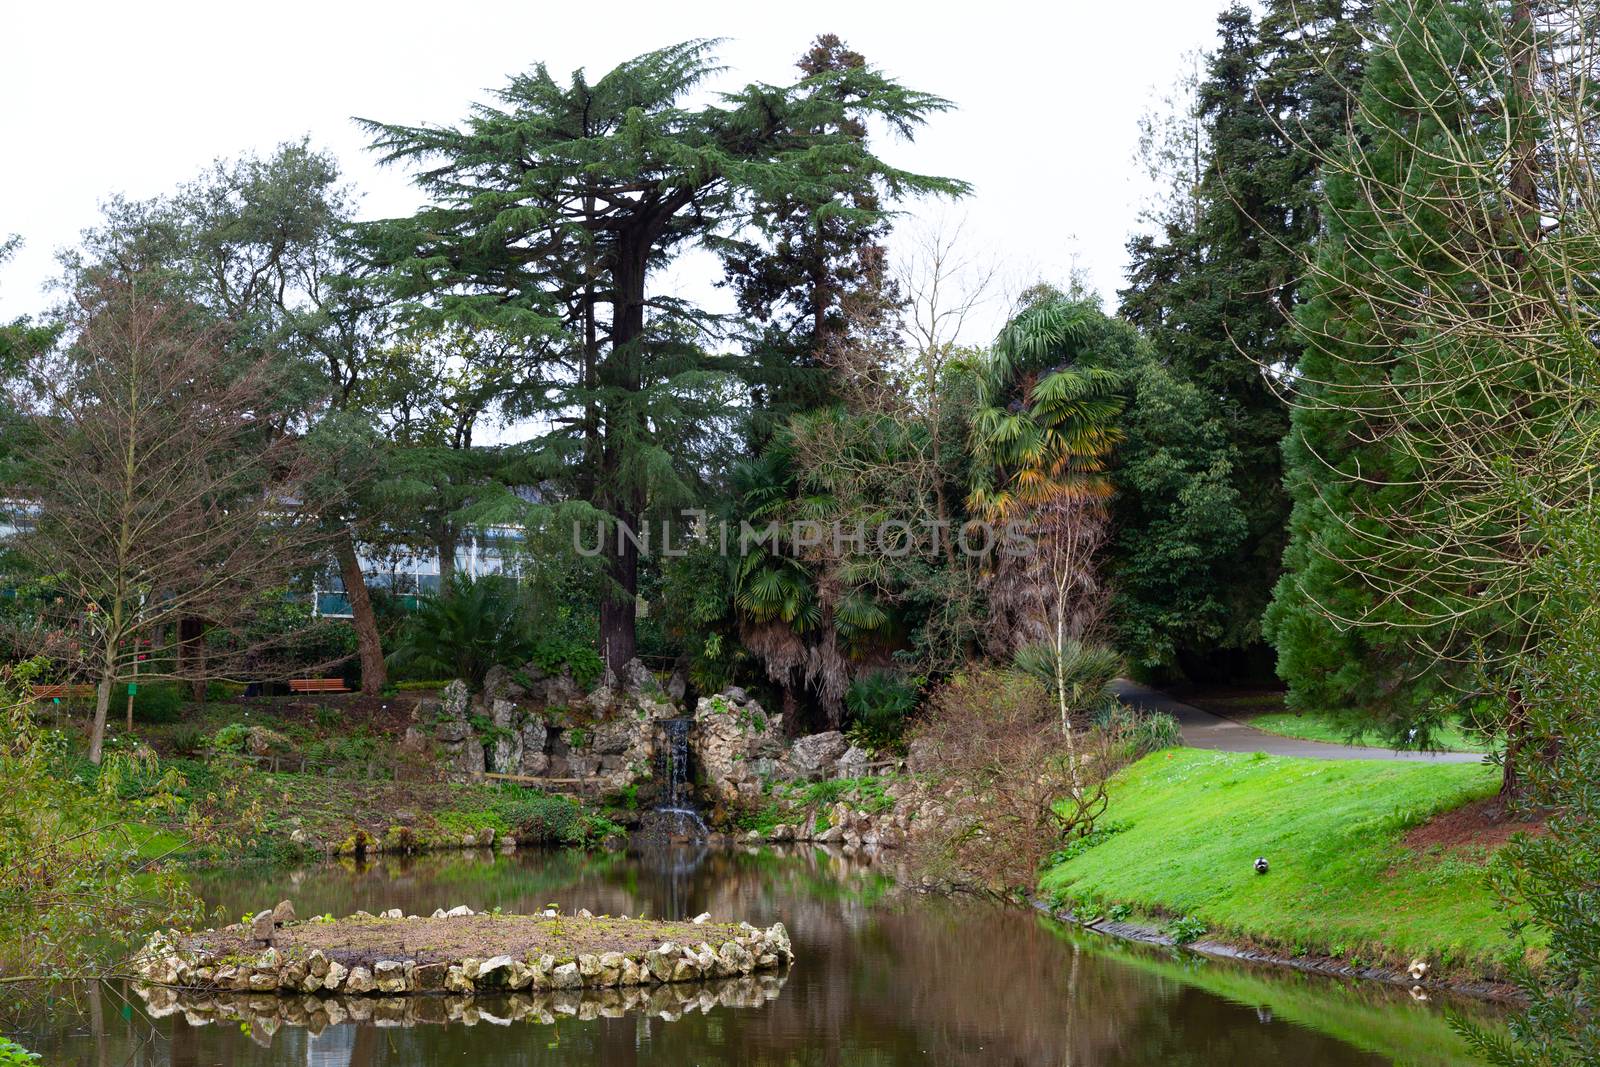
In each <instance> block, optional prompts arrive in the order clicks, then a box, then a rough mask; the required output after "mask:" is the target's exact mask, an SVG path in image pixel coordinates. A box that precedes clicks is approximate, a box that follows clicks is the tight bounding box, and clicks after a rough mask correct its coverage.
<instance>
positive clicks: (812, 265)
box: [723, 33, 900, 447]
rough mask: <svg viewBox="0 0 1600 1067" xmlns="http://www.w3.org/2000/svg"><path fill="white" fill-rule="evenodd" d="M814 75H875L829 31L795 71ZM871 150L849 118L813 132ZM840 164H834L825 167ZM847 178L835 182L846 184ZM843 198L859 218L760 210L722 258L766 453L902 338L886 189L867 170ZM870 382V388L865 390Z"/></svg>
mask: <svg viewBox="0 0 1600 1067" xmlns="http://www.w3.org/2000/svg"><path fill="white" fill-rule="evenodd" d="M795 66H796V67H798V68H799V70H800V71H801V73H802V74H803V75H804V76H805V77H807V78H813V77H817V76H820V75H826V74H829V73H847V72H851V71H859V70H864V69H867V61H866V58H865V57H864V56H862V55H861V53H859V52H856V51H853V50H851V49H850V48H849V47H848V46H847V45H846V44H845V43H844V42H843V41H842V40H840V39H839V37H838V36H836V35H834V34H831V33H828V34H822V35H820V36H818V37H817V38H816V40H815V41H813V42H812V44H811V47H810V48H809V49H808V50H807V51H806V53H805V54H804V55H803V56H801V57H800V59H799V61H798V62H797V63H796V64H795ZM813 132H815V133H819V134H821V133H826V134H829V135H831V136H837V137H844V138H850V139H851V140H853V141H855V142H856V143H857V144H858V145H860V146H861V147H862V148H863V149H864V148H866V146H867V140H868V130H867V124H866V122H865V121H863V119H862V118H861V117H856V116H847V117H845V118H843V119H842V121H841V122H840V123H839V124H838V125H837V126H836V127H834V128H830V129H821V130H816V131H813ZM822 162H823V165H824V166H829V167H831V166H832V163H831V161H822ZM848 177H849V175H848V174H841V175H835V176H834V177H833V178H832V180H833V181H836V182H837V181H839V180H840V179H841V178H843V179H848ZM858 177H859V180H858V181H857V182H855V183H854V187H852V188H848V189H841V191H840V192H839V193H838V194H837V199H838V200H839V201H840V202H841V203H844V204H847V205H848V206H849V207H850V208H852V209H853V211H852V212H851V213H848V214H846V213H841V212H836V211H832V210H829V207H830V205H826V204H824V205H818V204H816V203H814V202H812V201H813V199H814V198H811V197H808V196H807V195H806V193H805V191H804V190H803V189H797V190H793V191H787V192H785V193H783V195H781V196H779V197H777V198H776V199H774V200H772V201H771V202H769V203H760V204H757V205H756V206H755V222H756V224H757V225H756V227H755V228H754V230H755V232H754V233H752V234H751V235H750V238H749V239H746V240H739V241H732V242H730V243H729V247H728V248H727V249H726V250H725V251H724V253H723V264H724V268H725V270H726V273H727V284H728V285H729V286H730V287H731V288H732V290H733V292H734V295H735V297H736V299H737V303H738V308H739V313H740V315H741V316H742V317H743V318H744V319H745V320H746V321H747V322H748V323H749V329H750V337H749V338H748V339H747V341H746V347H747V351H748V353H749V355H750V357H751V359H750V366H749V367H748V368H747V369H746V370H745V372H744V375H745V377H746V379H747V380H749V381H750V385H751V393H752V401H753V404H752V408H753V410H752V426H751V430H752V436H753V438H754V443H755V444H756V445H757V446H758V447H759V446H760V445H761V444H763V443H764V442H765V439H766V438H767V436H768V435H769V434H770V433H771V432H772V430H773V429H775V428H776V427H777V426H780V425H782V423H783V421H784V420H785V419H787V418H788V416H789V415H791V414H794V413H796V412H801V411H805V410H808V409H810V408H814V407H818V406H821V405H822V404H824V403H827V402H829V401H830V400H832V399H835V398H837V397H838V396H839V395H840V391H841V388H844V387H848V386H850V385H851V384H852V383H851V382H850V381H849V380H848V379H851V378H864V377H868V376H873V375H874V372H876V374H877V375H878V376H881V373H882V370H883V368H882V367H874V366H865V367H863V366H861V365H860V362H861V361H860V359H858V358H856V357H858V356H860V355H861V354H863V353H868V354H871V353H876V352H881V350H882V349H884V348H886V347H887V346H886V345H884V344H883V343H882V342H884V341H886V340H895V339H897V330H896V324H897V317H898V316H897V314H896V312H897V310H898V305H899V303H900V296H899V293H898V291H897V286H896V285H895V282H894V279H893V278H892V277H891V276H890V272H889V256H888V249H887V248H886V247H885V241H886V239H887V237H888V234H889V229H890V221H889V217H888V215H887V214H886V213H885V212H884V210H883V208H884V205H883V204H882V197H881V193H880V190H879V186H878V182H877V181H876V180H875V177H874V175H873V174H872V173H871V172H863V173H861V174H860V175H859V176H858ZM858 384H865V383H858Z"/></svg>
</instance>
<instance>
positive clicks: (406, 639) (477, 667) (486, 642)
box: [389, 575, 533, 689]
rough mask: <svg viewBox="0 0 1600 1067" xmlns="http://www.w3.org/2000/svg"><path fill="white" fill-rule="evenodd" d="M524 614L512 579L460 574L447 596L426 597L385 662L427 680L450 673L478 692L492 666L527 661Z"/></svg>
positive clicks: (527, 633)
mask: <svg viewBox="0 0 1600 1067" xmlns="http://www.w3.org/2000/svg"><path fill="white" fill-rule="evenodd" d="M526 612H527V605H526V603H525V601H524V598H523V596H522V595H521V594H520V592H519V591H518V589H517V585H516V582H515V581H513V580H511V579H509V578H504V577H501V576H499V575H489V576H485V577H482V578H479V579H477V580H476V581H474V580H472V579H470V578H467V577H465V576H461V575H458V576H457V577H456V579H455V581H454V582H453V583H452V585H451V588H450V593H449V595H448V596H436V597H429V598H428V599H427V600H425V601H424V602H423V604H422V606H421V607H420V608H418V609H417V611H416V612H415V613H414V614H413V615H412V617H411V619H410V620H409V621H408V622H407V624H406V626H405V628H404V629H403V630H402V631H401V635H400V641H399V645H398V647H396V648H395V650H394V651H393V652H391V653H390V654H389V663H390V665H391V666H393V667H395V668H397V669H401V670H416V671H423V672H427V673H428V675H429V676H430V677H437V676H439V675H441V674H446V675H450V676H452V677H456V678H461V679H464V680H465V681H466V682H467V684H468V685H469V686H471V687H472V688H473V689H478V688H481V687H482V686H483V678H484V675H485V674H487V673H488V671H489V668H490V667H493V666H496V665H501V666H513V665H516V664H520V663H522V662H525V661H526V660H527V658H528V655H529V654H530V650H531V649H532V645H533V642H532V634H531V631H530V627H529V621H528V616H527V613H526Z"/></svg>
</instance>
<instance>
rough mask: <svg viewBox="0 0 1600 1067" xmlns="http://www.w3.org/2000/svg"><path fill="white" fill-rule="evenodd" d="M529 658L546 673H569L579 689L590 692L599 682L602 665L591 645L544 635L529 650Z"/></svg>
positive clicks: (573, 638)
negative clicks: (564, 670)
mask: <svg viewBox="0 0 1600 1067" xmlns="http://www.w3.org/2000/svg"><path fill="white" fill-rule="evenodd" d="M529 659H531V660H532V661H533V663H534V665H535V666H537V667H538V668H539V669H540V670H541V671H544V672H545V673H546V674H560V673H561V671H562V670H563V669H566V670H570V671H571V672H572V679H573V681H575V682H577V683H578V685H579V687H580V688H583V689H589V688H591V687H593V685H594V683H595V682H597V681H599V680H600V675H601V673H602V672H603V671H604V670H605V664H604V663H603V662H601V659H600V654H599V653H598V652H596V651H595V650H594V645H593V643H592V642H588V641H583V640H580V639H578V638H575V637H567V636H562V635H558V634H543V635H541V636H540V637H539V639H538V640H536V641H535V642H534V643H533V647H532V648H531V649H530V650H529Z"/></svg>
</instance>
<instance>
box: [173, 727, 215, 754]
mask: <svg viewBox="0 0 1600 1067" xmlns="http://www.w3.org/2000/svg"><path fill="white" fill-rule="evenodd" d="M168 743H169V744H171V746H172V751H173V754H174V755H177V756H182V757H184V758H188V759H192V758H194V757H195V756H199V755H202V754H203V753H204V752H205V750H206V732H205V731H204V730H202V729H201V728H200V727H198V726H180V727H178V728H177V729H176V730H173V731H172V733H171V734H170V735H169V737H168Z"/></svg>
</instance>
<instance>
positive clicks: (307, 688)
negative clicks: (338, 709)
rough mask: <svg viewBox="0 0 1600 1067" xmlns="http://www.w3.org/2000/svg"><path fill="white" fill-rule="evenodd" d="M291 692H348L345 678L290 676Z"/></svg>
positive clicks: (348, 688)
mask: <svg viewBox="0 0 1600 1067" xmlns="http://www.w3.org/2000/svg"><path fill="white" fill-rule="evenodd" d="M289 692H291V693H348V692H350V687H349V686H347V685H345V684H344V679H343V678H290V679H289Z"/></svg>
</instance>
